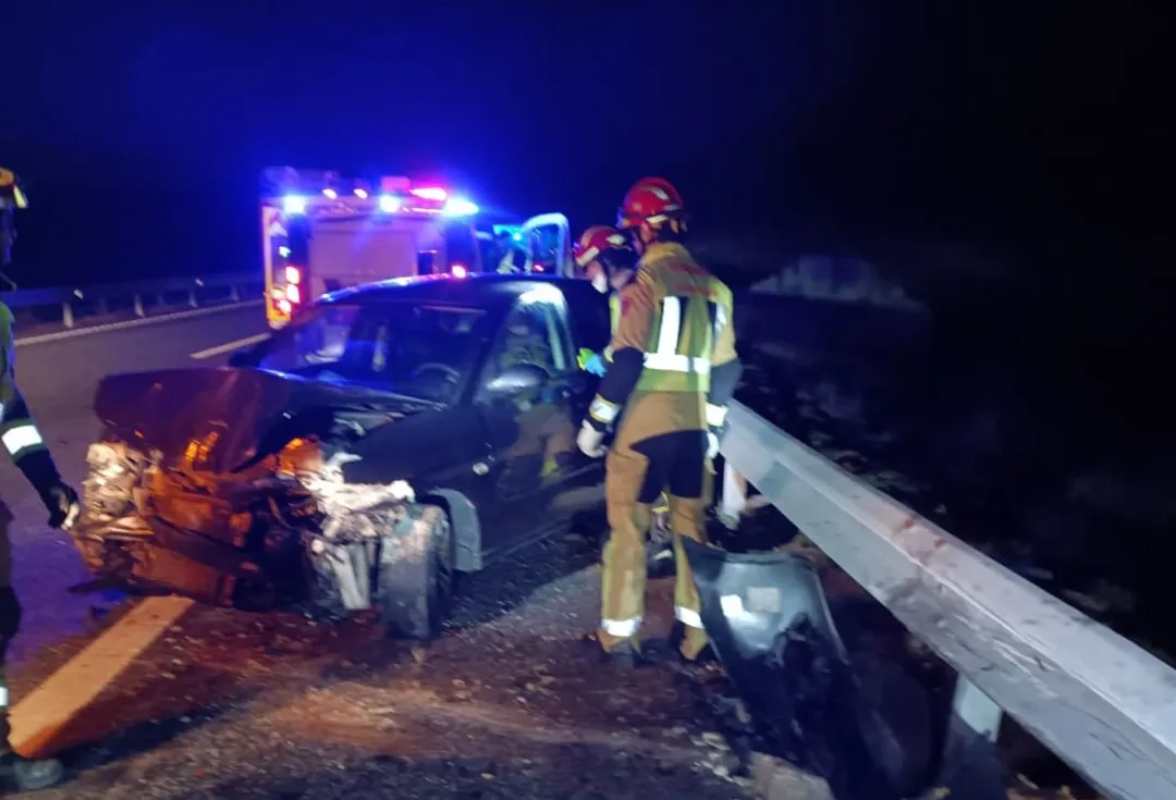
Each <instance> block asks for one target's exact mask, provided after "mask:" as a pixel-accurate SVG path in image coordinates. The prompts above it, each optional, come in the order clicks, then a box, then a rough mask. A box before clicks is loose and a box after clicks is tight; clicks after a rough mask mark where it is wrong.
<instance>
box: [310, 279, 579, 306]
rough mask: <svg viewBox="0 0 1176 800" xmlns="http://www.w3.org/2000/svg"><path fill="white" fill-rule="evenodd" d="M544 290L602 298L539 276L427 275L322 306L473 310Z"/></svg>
mask: <svg viewBox="0 0 1176 800" xmlns="http://www.w3.org/2000/svg"><path fill="white" fill-rule="evenodd" d="M541 286H554V287H556V288H558V289H560V290H561V291H562V292H563V293H564V296H565V297H567V299H568V302H569V303H576V302H577V301H579V302H583V300H584V299H586V298H588V297H590V296H591V295H595V296H596V297H597V298H599V296H600V295H599V294H598V293H597V292H596V290H595V289H594V288H592V284H591V283H590V282H588V281H586V280H582V279H578V278H554V277H550V276H539V275H498V274H483V273H475V274H473V275H470V276H468V277H465V278H455V277H453V276H450V275H424V276H419V277H413V278H393V279H391V280H386V281H379V282H378V283H368V284H364V285H362V286H355V287H351V288H348V289H341V290H339V291H337V292H332V293H330V294H327V295H323V296H322V297H321V298H320V299H319V301H318V302H319V303H322V304H332V303H355V302H359V303H366V302H380V301H396V302H405V301H408V302H427V303H442V304H446V305H455V306H469V307H471V308H491V307H499V306H506V305H510V304H512V303H513V302H514V301H515V300H516V299H517V298H518V297H520V296H521V295H523V294H526V293H527V292H529V291H531V290H533V289H536V288H538V287H541Z"/></svg>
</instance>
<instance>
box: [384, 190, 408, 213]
mask: <svg viewBox="0 0 1176 800" xmlns="http://www.w3.org/2000/svg"><path fill="white" fill-rule="evenodd" d="M402 204H403V201H401V199H400V198H399V197H397V196H396V195H394V194H382V195H380V210H381V211H383V212H384V213H385V214H395V213H396V212H397V211H399V210H400V206H401V205H402Z"/></svg>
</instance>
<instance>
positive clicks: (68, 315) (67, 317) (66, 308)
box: [61, 300, 74, 328]
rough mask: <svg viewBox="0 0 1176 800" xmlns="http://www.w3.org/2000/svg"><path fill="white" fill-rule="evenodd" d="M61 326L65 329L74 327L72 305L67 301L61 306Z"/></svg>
mask: <svg viewBox="0 0 1176 800" xmlns="http://www.w3.org/2000/svg"><path fill="white" fill-rule="evenodd" d="M61 324H62V325H64V326H65V327H67V328H72V327H73V326H74V314H73V305H72V304H71V303H70V301H68V300H66V301H64V302H63V303H62V304H61Z"/></svg>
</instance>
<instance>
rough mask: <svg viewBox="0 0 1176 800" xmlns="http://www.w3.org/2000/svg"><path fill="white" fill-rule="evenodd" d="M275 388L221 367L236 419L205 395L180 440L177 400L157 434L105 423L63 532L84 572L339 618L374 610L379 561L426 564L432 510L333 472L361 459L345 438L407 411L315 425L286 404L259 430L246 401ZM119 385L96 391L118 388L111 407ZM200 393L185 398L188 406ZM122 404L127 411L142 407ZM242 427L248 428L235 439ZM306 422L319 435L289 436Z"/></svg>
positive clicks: (226, 400)
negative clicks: (74, 520) (78, 509)
mask: <svg viewBox="0 0 1176 800" xmlns="http://www.w3.org/2000/svg"><path fill="white" fill-rule="evenodd" d="M174 384H175V382H174V381H157V382H155V383H153V384H150V385H148V387H147V388H148V392H147V394H148V395H149V396H150V395H152V394H153V393H154V394H156V395H158V394H161V393H169V392H168V390H169V389H170V388H171V387H172V386H173V385H174ZM276 385H277V384H275V383H274V382H273V381H272V380H271V379H270V378H268V377H266V376H261V377H260V378H259V377H256V376H255V375H251V374H249V373H245V372H232V371H225V373H224V374H222V381H221V383H220V384H218V385H217V386H216V387H215V388H216V390H217V391H214V392H213V394H212V395H211V396H214V397H218V398H220V399H221V401H222V403H223V404H224V405H227V406H229V407H235V409H236V419H232V418H230V419H232V421H231V422H226V421H225V419H226V417H228V415H227V414H224V415H209V414H207V412H208V410H209V409H208V408H207V406H208V405H209V403H208V402H207V397H208V396H206V397H205V398H204V399H203V402H202V405H204V406H205V408H204V409H203V410H204V411H205V412H206V415H205V416H203V417H200V418H199V419H200V425H199V426H198V427H194V426H191V425H188V426H185V427H187V438H186V439H185V440H179V439H178V438H177V436H176V434H177V433H178V431H177V427H178V426H180V424H181V423H182V422H183V421H184V416H185V415H184V412H185V411H186V409H185V408H175V409H174V413H172V414H171V415H169V417H168V419H167V422H170V423H171V424H169V425H166V426H165V427H163V428H161V430H166V432H167V435H166V437H165V436H162V435H155V436H152V435H150V434H151V431H150V427H149V426H126V425H119V424H117V420H114V421H112V420H110V419H109V418H108V425H107V432H106V434H105V435H104V437H103V439H102V440H101V441H98V442H95V443H94V444H92V445H91V446H90V449H89V451H88V453H87V464H88V474H87V477H86V479H85V481H84V484H83V488H84V500H83V510H82V516H81V519H80V520H79V523H78V524H77V525H76V526H75V527H74V528H73V529H72V530H71V534H72V536H73V537H74V540H75V543H76V545H77V547H78V549H79V550H80V551H81V553H82V556H83V557H84V559H85V561H86V564H87V565H88V566H89V567H90V569H91V570H93V571H94V572H95V573H96V574H97V575H98V576H100V577H102V578H107V579H111V580H113V581H116V582H118V583H120V584H123V585H126V586H129V587H132V588H138V589H142V590H148V591H161V590H162V591H173V592H177V593H180V594H184V595H187V596H190V597H193V598H195V599H197V600H200V601H202V602H206V603H211V604H216V605H226V606H234V607H238V608H245V609H253V610H264V609H268V608H273V607H275V606H278V605H284V604H289V603H301V602H305V603H307V604H308V605H309V606H310V607H311V608H314V609H315V610H317V611H319V612H324V613H325V614H327V615H342V614H344V613H346V612H348V611H353V610H359V609H367V608H372V607H373V606H375V605H376V601H377V600H378V598H377V594H378V592H379V588H378V587H379V586H380V585H381V584H380V582H379V580H378V576H377V572H378V571H379V568H380V565H381V564H387V563H390V562H405V561H407V562H419V561H421V560H422V559H424V558H425V555H426V552H427V550H428V547H429V536H430V524H429V523H430V520H429V519H426V518H425V517H426V516H427V512H428V511H429V508H430V507H428V506H421V505H418V504H416V503H415V502H414V501H415V498H414V492H413V489H412V487H411V486H410V485H409V484H408V483H407V482H405V481H403V480H395V481H391V482H389V483H387V484H371V483H348V482H347V481H346V480H345V478H344V470H343V467H344V465H345V464H347V463H349V462H353V461H355V460H357V458H358V456H355V455H353V454H351V453H349V452H348V450H347V447H348V445H349V444H352V443H354V442H355V441H357V440H358V439H359V438H361V437H362V436H363V435H364V434H365V433H366V432H367V430H368V429H370V428H371V427H379V426H382V425H386V424H390V423H392V422H394V421H395V420H397V419H399V418H402V417H403V416H404V414H403V413H399V412H395V411H392V410H389V409H387V408H384V409H378V410H373V409H372V408H365V409H361V410H359V411H357V412H356V413H355V414H352V415H350V416H349V415H348V414H346V413H331V414H327V415H325V417H324V416H323V415H321V414H317V413H316V414H313V415H312V416H314V417H315V418H316V420H318V421H319V422H315V424H313V425H311V424H305V423H306V421H305V415H303V417H304V418H303V419H302V421H301V422H300V423H299V424H297V425H295V426H291V424H290V422H291V420H298V418H299V413H301V412H298V411H295V412H294V413H291V412H290V410H289V409H290V403H289V402H285V403H281V404H277V407H278V408H279V409H284V410H282V411H281V413H277V414H269V416H268V420H273V422H271V423H270V424H265V423H266V422H267V421H268V420H265V419H260V417H261V414H260V413H259V412H257V411H254V413H252V414H251V413H249V412H250V411H251V410H252V409H251V403H250V401H251V400H253V401H256V400H258V399H260V400H268V399H269V397H268V394H269V393H271V392H272V391H273V389H274V387H275V386H276ZM126 389H127V386H126V385H125V384H124V385H121V386H120V385H117V384H115V385H112V386H104V389H103V390H102V391H106V392H107V394H108V395H112V394H113V395H118V397H117V400H118V402H119V403H120V405H121V404H125V401H126V393H127V392H126ZM227 389H233V391H227ZM102 391H100V395H99V402H98V405H99V411H100V413H101V409H102V405H103V399H104V398H103V394H102ZM108 399H109V398H108ZM197 399H199V398H193V397H192V395H189V396H188V405H191V404H192V403H193V402H195V401H196V400H197ZM283 399H285V400H289V398H286V397H284V398H283ZM296 399H297V398H296ZM122 407H125V405H123V406H122ZM132 407H134V408H136V410H137V412H138V415H143V413H144V411H150V410H151V409H149V408H148V409H144V407H143V405H142V404H141V403H140V404H139V405H137V406H132ZM272 407H273V406H272V405H271V404H268V403H266V404H262V403H259V402H254V403H253V408H256V409H261V408H272ZM321 408H322V406H318V407H317V409H321ZM317 409H316V410H317ZM140 418H142V417H141V416H140ZM194 418H195V417H194ZM320 422H321V423H322V424H319V423H320ZM243 428H245V429H248V430H252V431H253V432H254V433H255V435H253V436H251V437H249V438H248V439H246V438H245V437H243V436H242V435H241V433H240V432H241V430H242V429H243ZM308 428H312V429H317V430H316V432H315V433H310V434H308V433H302V434H301V435H293V436H292V435H291V434H292V433H293V432H294V431H295V429H300V430H302V431H305V430H306V429H308ZM136 439H137V440H138V441H136V442H135V444H131V443H130V441H128V440H136ZM245 442H249V444H248V445H247V446H246V445H245ZM154 443H158V444H159V445H160V446H153V444H154ZM433 511H436V509H433Z"/></svg>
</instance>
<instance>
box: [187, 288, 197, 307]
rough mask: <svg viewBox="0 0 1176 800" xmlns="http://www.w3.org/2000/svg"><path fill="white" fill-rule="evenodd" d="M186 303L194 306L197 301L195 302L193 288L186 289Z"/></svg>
mask: <svg viewBox="0 0 1176 800" xmlns="http://www.w3.org/2000/svg"><path fill="white" fill-rule="evenodd" d="M188 305H190V306H192V308H196V305H197V303H196V290H195V289H189V290H188Z"/></svg>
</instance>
